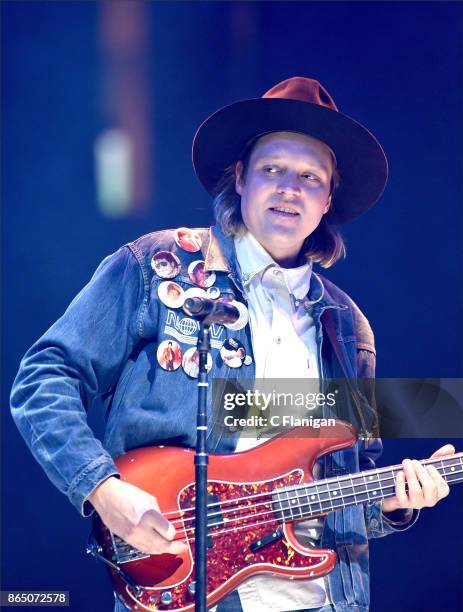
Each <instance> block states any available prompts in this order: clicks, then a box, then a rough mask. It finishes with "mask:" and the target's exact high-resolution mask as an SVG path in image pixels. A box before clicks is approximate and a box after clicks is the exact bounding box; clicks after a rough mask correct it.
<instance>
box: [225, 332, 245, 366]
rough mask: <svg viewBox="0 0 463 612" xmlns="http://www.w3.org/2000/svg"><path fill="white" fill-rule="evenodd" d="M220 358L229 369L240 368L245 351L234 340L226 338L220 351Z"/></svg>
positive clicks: (238, 342)
mask: <svg viewBox="0 0 463 612" xmlns="http://www.w3.org/2000/svg"><path fill="white" fill-rule="evenodd" d="M220 356H221V357H222V361H223V362H224V364H225V365H227V366H228V367H229V368H240V367H241V366H242V365H243V361H244V359H245V358H246V349H245V348H244V346H243V344H242V343H241V342H240V341H239V340H236V338H227V340H225V342H224V343H223V344H222V347H221V349H220Z"/></svg>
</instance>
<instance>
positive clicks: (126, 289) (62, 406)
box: [11, 247, 147, 516]
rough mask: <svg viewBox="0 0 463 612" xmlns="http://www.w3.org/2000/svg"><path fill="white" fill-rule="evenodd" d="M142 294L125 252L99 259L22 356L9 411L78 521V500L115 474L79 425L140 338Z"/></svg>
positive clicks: (138, 273) (140, 282)
mask: <svg viewBox="0 0 463 612" xmlns="http://www.w3.org/2000/svg"><path fill="white" fill-rule="evenodd" d="M146 301H147V291H146V287H145V283H144V280H143V274H142V270H141V267H140V264H139V263H138V261H137V259H136V258H135V257H134V255H133V254H132V252H131V251H130V249H129V248H128V247H122V248H121V249H120V250H119V251H117V252H116V253H115V254H113V255H110V256H109V257H107V258H106V259H105V260H104V261H103V262H102V263H101V264H100V266H99V267H98V269H97V271H96V272H95V274H94V276H93V278H92V279H91V280H90V282H89V283H88V285H86V287H84V289H83V290H82V291H81V292H80V293H79V294H78V295H77V296H76V297H75V299H74V300H73V301H72V302H71V304H70V305H69V307H68V309H67V310H66V312H65V313H64V314H63V316H62V317H61V318H60V319H59V320H58V321H57V322H56V323H55V324H54V325H52V327H51V328H50V329H49V330H48V331H47V332H45V334H44V335H43V336H42V337H41V338H40V339H39V340H38V341H37V342H36V343H35V344H34V345H33V346H32V347H31V348H30V349H29V350H28V352H27V353H26V355H25V356H24V358H23V359H22V361H21V364H20V368H19V372H18V374H17V376H16V379H15V381H14V384H13V388H12V392H11V413H12V416H13V419H14V420H15V422H16V425H17V426H18V429H19V431H20V432H21V435H22V436H23V438H24V440H25V441H26V444H27V445H28V447H29V449H30V450H31V452H32V454H33V456H34V457H35V459H36V460H37V461H38V462H39V463H40V465H41V466H42V468H43V469H44V470H45V472H46V474H47V476H48V477H49V478H50V480H51V481H52V482H53V484H55V485H56V487H57V488H58V489H59V490H60V491H61V492H62V493H64V494H65V495H67V496H68V498H69V500H70V501H71V502H72V503H73V504H74V506H75V507H76V508H77V510H78V511H79V512H80V513H81V514H82V515H83V516H86V515H87V514H88V513H90V512H91V508H89V506H90V504H86V507H84V502H85V498H86V497H87V496H88V495H89V494H90V493H91V492H92V490H93V489H94V488H95V487H96V486H97V485H98V484H99V483H101V482H102V481H103V480H105V479H106V478H108V477H109V476H111V475H117V474H118V470H117V468H116V465H115V464H114V461H113V460H112V458H111V456H110V455H109V454H108V452H107V451H106V450H105V449H104V448H103V446H102V444H101V442H100V441H99V440H97V439H96V437H95V436H94V434H93V432H92V430H91V429H90V427H89V426H88V424H87V410H88V408H89V407H90V405H91V403H92V401H93V400H94V399H95V398H96V397H98V396H99V395H102V394H105V393H108V392H111V390H112V389H113V388H114V387H115V385H116V383H117V381H118V379H119V376H120V374H121V371H122V368H123V366H124V364H125V362H126V361H127V358H128V356H129V355H130V353H131V352H132V351H133V349H134V347H135V345H136V343H137V342H138V341H139V339H140V337H141V330H142V327H141V325H142V317H143V309H144V307H145V304H146Z"/></svg>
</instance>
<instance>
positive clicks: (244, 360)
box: [243, 355, 252, 366]
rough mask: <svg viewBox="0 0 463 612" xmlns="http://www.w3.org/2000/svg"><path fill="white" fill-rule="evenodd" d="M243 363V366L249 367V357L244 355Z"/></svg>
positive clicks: (250, 358)
mask: <svg viewBox="0 0 463 612" xmlns="http://www.w3.org/2000/svg"><path fill="white" fill-rule="evenodd" d="M243 363H244V365H245V366H250V365H251V363H252V357H251V355H246V357H245V358H244V359H243Z"/></svg>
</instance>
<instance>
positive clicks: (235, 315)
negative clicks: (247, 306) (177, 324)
mask: <svg viewBox="0 0 463 612" xmlns="http://www.w3.org/2000/svg"><path fill="white" fill-rule="evenodd" d="M235 304H237V302H234V303H230V302H227V301H222V300H220V299H219V300H210V299H208V298H201V297H192V298H188V299H186V300H185V303H184V304H183V310H184V312H186V314H187V315H189V316H190V317H198V318H200V319H202V320H203V321H204V322H205V323H207V324H211V323H220V324H221V325H227V324H228V325H233V323H236V322H237V321H238V320H239V319H240V317H242V313H241V312H240V310H239V308H237V307H236V306H235ZM240 305H241V304H240Z"/></svg>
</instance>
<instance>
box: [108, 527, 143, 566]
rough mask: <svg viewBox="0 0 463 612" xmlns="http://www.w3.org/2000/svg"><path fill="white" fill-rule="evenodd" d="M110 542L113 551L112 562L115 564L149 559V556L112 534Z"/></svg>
mask: <svg viewBox="0 0 463 612" xmlns="http://www.w3.org/2000/svg"><path fill="white" fill-rule="evenodd" d="M111 540H112V543H113V550H114V556H113V561H115V562H116V563H127V562H128V561H138V560H139V559H147V558H148V557H149V555H147V554H146V553H143V552H141V550H138V548H134V547H133V546H131V545H130V544H127V542H125V541H124V540H123V539H122V538H120V537H119V536H117V535H115V534H114V533H112V532H111Z"/></svg>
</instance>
